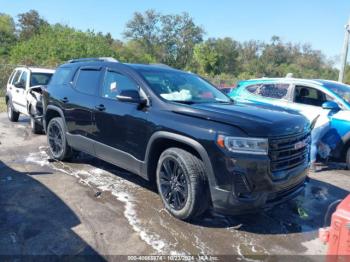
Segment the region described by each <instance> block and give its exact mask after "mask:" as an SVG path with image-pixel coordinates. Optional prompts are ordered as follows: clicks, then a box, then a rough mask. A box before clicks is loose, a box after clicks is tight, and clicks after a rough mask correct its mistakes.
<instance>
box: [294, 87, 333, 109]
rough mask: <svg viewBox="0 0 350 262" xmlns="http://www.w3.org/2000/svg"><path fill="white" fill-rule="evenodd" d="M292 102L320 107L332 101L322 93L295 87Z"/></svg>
mask: <svg viewBox="0 0 350 262" xmlns="http://www.w3.org/2000/svg"><path fill="white" fill-rule="evenodd" d="M294 92H295V93H294V102H296V103H299V104H305V105H311V106H322V104H323V103H324V102H326V101H332V99H331V98H330V97H329V96H327V95H326V94H324V93H323V92H321V91H319V90H317V89H315V88H312V87H308V86H299V85H297V86H296V87H295V91H294Z"/></svg>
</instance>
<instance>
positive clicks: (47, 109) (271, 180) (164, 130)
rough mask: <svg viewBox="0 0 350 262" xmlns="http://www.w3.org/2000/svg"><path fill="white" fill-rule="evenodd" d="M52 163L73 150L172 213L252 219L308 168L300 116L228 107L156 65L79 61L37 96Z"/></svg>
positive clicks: (214, 92) (293, 187) (301, 180)
mask: <svg viewBox="0 0 350 262" xmlns="http://www.w3.org/2000/svg"><path fill="white" fill-rule="evenodd" d="M43 105H44V114H45V117H44V126H45V129H46V133H47V141H48V145H49V151H50V154H51V156H52V157H53V158H55V159H57V160H65V159H68V158H70V157H72V152H73V149H74V150H78V151H83V152H85V153H88V154H90V155H93V156H96V157H98V158H100V159H103V160H105V161H107V162H110V163H112V164H115V165H117V166H119V167H121V168H124V169H126V170H128V171H130V172H132V173H136V174H138V175H140V176H141V177H143V178H145V179H147V180H149V181H150V182H151V183H154V185H157V188H158V191H159V195H160V197H161V199H162V201H163V203H164V205H165V207H166V209H167V210H169V212H170V213H171V214H172V215H174V216H175V217H177V218H179V219H185V220H188V219H191V218H193V217H196V216H198V215H200V214H202V213H203V212H204V211H205V210H207V209H208V208H209V207H213V208H214V209H216V210H218V211H220V212H224V213H230V214H237V213H244V212H252V211H253V212H257V211H258V210H261V209H263V208H269V207H272V206H274V205H276V204H278V203H281V202H282V201H285V200H287V199H291V198H293V197H294V196H296V195H297V194H299V193H300V192H301V191H302V190H303V187H304V184H305V180H306V178H307V172H308V167H309V157H308V155H309V141H310V126H309V123H308V121H307V119H305V118H304V117H303V116H301V115H298V114H291V113H288V112H285V111H281V110H279V111H276V110H271V109H270V108H268V107H267V108H259V109H258V108H257V107H254V106H247V105H242V104H236V103H234V102H233V101H232V100H231V99H230V98H229V97H228V96H226V95H225V94H223V93H222V92H220V91H219V90H218V89H217V88H215V87H214V86H213V85H212V84H210V83H209V82H207V81H205V80H203V79H202V78H201V77H199V76H197V75H195V74H191V73H187V72H183V71H180V70H175V69H173V68H170V67H167V66H162V65H140V64H123V63H119V62H117V61H115V60H112V59H102V58H101V59H98V58H96V59H78V60H72V61H70V62H69V63H66V64H63V65H61V66H60V67H58V69H57V71H56V73H55V74H54V76H53V78H52V80H51V82H50V84H49V85H48V88H47V90H46V91H45V92H44V96H43Z"/></svg>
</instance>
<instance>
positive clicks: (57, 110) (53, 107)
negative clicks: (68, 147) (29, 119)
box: [43, 105, 67, 132]
mask: <svg viewBox="0 0 350 262" xmlns="http://www.w3.org/2000/svg"><path fill="white" fill-rule="evenodd" d="M48 110H53V111H56V112H57V113H58V114H59V115H60V116H61V118H62V119H63V123H64V129H65V131H67V125H66V120H65V118H64V114H63V111H62V109H61V108H59V107H58V106H54V105H48V106H47V107H46V109H45V112H44V118H43V124H44V129H45V132H46V127H47V124H48V123H46V113H47V111H48Z"/></svg>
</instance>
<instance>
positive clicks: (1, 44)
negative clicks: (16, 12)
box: [0, 13, 17, 57]
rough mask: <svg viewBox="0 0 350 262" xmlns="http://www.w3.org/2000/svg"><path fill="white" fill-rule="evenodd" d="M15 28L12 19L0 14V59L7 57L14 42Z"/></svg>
mask: <svg viewBox="0 0 350 262" xmlns="http://www.w3.org/2000/svg"><path fill="white" fill-rule="evenodd" d="M15 31H16V27H15V22H14V21H13V18H12V17H11V16H9V15H7V14H3V13H0V57H1V56H7V55H8V54H9V52H10V49H11V47H12V46H13V45H14V44H15V42H16V40H17V39H16V34H15Z"/></svg>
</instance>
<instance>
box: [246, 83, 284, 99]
mask: <svg viewBox="0 0 350 262" xmlns="http://www.w3.org/2000/svg"><path fill="white" fill-rule="evenodd" d="M288 88H289V84H262V85H253V86H248V87H247V90H248V91H249V92H250V93H253V94H255V95H259V96H263V97H268V98H274V99H287V94H288Z"/></svg>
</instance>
